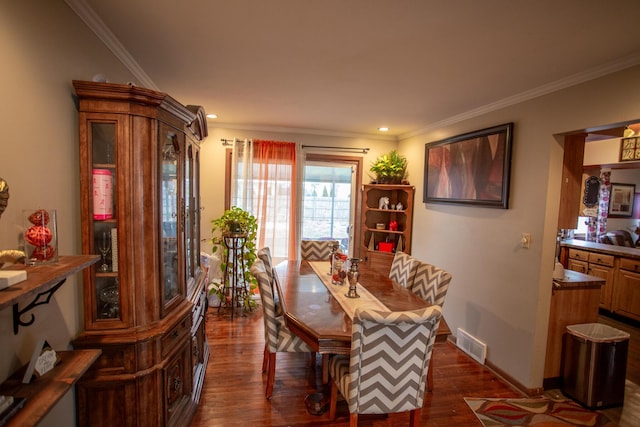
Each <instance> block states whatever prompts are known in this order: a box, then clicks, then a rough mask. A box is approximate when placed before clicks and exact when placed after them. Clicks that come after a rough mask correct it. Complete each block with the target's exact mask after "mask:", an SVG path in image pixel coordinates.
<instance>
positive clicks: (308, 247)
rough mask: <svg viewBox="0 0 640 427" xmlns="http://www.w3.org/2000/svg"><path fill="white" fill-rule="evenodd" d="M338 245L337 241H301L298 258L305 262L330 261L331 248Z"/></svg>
mask: <svg viewBox="0 0 640 427" xmlns="http://www.w3.org/2000/svg"><path fill="white" fill-rule="evenodd" d="M339 244H340V242H338V241H337V240H307V239H305V240H301V241H300V258H302V259H305V260H307V261H330V259H329V258H330V257H331V247H332V246H334V245H339Z"/></svg>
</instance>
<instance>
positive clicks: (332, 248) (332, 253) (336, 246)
mask: <svg viewBox="0 0 640 427" xmlns="http://www.w3.org/2000/svg"><path fill="white" fill-rule="evenodd" d="M330 247H331V256H330V258H329V272H328V273H327V274H328V275H329V276H331V275H332V274H333V259H334V257H335V255H336V252H338V248H339V247H340V245H338V244H337V243H334V244H333V245H331V246H330Z"/></svg>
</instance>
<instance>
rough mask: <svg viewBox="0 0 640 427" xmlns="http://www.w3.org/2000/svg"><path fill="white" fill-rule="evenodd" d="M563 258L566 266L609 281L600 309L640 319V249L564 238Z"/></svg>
mask: <svg viewBox="0 0 640 427" xmlns="http://www.w3.org/2000/svg"><path fill="white" fill-rule="evenodd" d="M560 248H561V253H560V259H561V260H562V262H563V264H564V265H565V267H566V268H567V269H570V270H575V271H579V272H585V271H586V272H588V274H590V275H593V276H598V277H602V278H604V279H605V280H606V283H605V285H604V286H603V289H602V292H601V295H600V308H603V309H606V310H608V311H610V312H612V313H615V314H618V315H620V316H624V317H627V318H629V319H634V320H640V249H638V248H631V247H626V246H616V245H607V244H603V243H594V242H587V241H584V240H576V239H571V240H565V241H563V242H562V243H561V245H560Z"/></svg>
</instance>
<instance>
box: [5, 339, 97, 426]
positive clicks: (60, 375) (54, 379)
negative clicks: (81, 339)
mask: <svg viewBox="0 0 640 427" xmlns="http://www.w3.org/2000/svg"><path fill="white" fill-rule="evenodd" d="M101 353H102V351H101V350H74V351H59V352H57V354H58V356H60V359H61V361H60V363H59V364H58V365H57V366H56V367H55V368H53V369H52V370H51V371H50V372H47V373H46V374H45V375H43V376H42V377H40V378H36V379H34V380H33V381H31V383H30V384H23V383H22V377H23V376H24V371H25V369H26V366H25V367H23V368H22V369H19V370H18V371H17V372H15V373H14V374H13V375H12V376H11V377H10V378H9V379H7V381H5V382H4V383H2V384H1V385H0V394H3V395H8V396H14V397H24V398H26V399H27V401H26V403H25V405H24V407H23V408H22V409H20V411H18V412H17V413H16V414H15V415H14V416H13V417H12V418H11V419H10V420H9V421H8V423H7V424H6V426H7V427H12V426H20V427H27V426H35V425H37V424H38V423H39V422H40V420H41V419H42V418H43V417H44V416H45V415H47V414H48V413H49V411H50V410H51V408H53V406H55V404H56V403H57V402H58V401H59V400H60V399H61V398H62V396H64V395H65V393H66V392H67V391H69V389H70V388H71V387H72V386H73V385H74V384H75V383H76V381H78V379H80V377H81V376H82V375H83V374H84V373H85V372H86V371H87V369H89V367H90V366H91V365H92V364H93V362H95V361H96V360H97V359H98V357H100V354H101Z"/></svg>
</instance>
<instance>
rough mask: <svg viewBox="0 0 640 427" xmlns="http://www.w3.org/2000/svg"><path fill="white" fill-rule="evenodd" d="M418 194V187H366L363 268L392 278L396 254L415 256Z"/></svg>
mask: <svg viewBox="0 0 640 427" xmlns="http://www.w3.org/2000/svg"><path fill="white" fill-rule="evenodd" d="M414 192H415V187H413V186H410V185H388V184H367V185H363V186H362V233H361V237H360V257H361V258H362V259H363V264H364V265H362V266H363V267H365V268H368V269H371V270H374V271H377V272H379V273H381V274H384V275H388V274H389V270H390V269H391V263H392V262H393V257H394V255H395V252H396V251H402V252H405V253H408V254H410V253H411V233H412V227H413V197H414ZM382 198H386V199H387V200H388V204H382V205H381V202H380V200H381V199H382ZM398 203H400V204H401V208H400V209H398Z"/></svg>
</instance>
